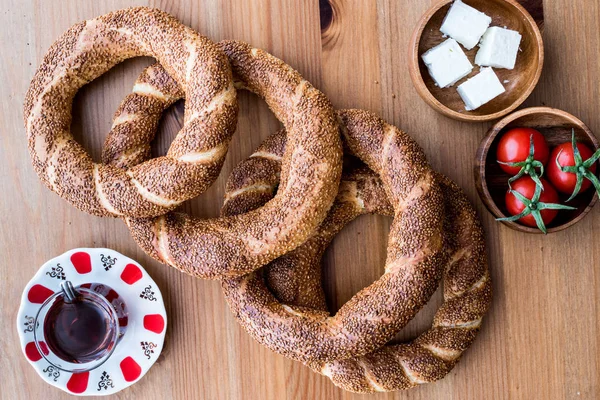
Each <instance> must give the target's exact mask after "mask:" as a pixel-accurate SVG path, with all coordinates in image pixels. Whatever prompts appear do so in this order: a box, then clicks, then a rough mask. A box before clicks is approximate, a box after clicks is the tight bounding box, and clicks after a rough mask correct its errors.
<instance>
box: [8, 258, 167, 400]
mask: <svg viewBox="0 0 600 400" xmlns="http://www.w3.org/2000/svg"><path fill="white" fill-rule="evenodd" d="M65 280H69V281H71V283H72V284H73V286H75V287H77V286H80V285H82V286H84V287H87V288H90V289H92V290H94V291H96V292H98V293H100V294H102V295H103V296H104V297H106V298H107V299H108V301H110V302H111V304H112V305H113V306H114V307H115V309H116V311H117V315H118V317H119V326H120V332H121V334H122V336H121V337H120V339H119V341H118V343H117V345H116V347H115V350H114V352H113V353H112V355H111V356H110V358H108V360H106V362H105V363H104V364H102V365H100V366H99V367H98V368H96V369H94V370H92V371H89V372H84V373H77V374H73V373H70V372H65V371H63V370H60V369H58V368H56V367H54V366H52V365H50V364H49V363H48V362H47V361H46V360H45V358H44V357H43V356H42V354H40V352H39V351H38V349H37V347H36V345H35V342H34V335H33V331H34V320H35V316H36V315H37V312H38V310H39V309H40V307H41V305H42V303H43V302H44V301H45V300H46V299H47V298H48V297H50V296H51V295H52V294H53V293H55V292H58V291H60V290H61V287H60V284H61V282H64V281H65ZM166 328H167V315H166V312H165V306H164V303H163V298H162V295H161V293H160V290H159V289H158V287H157V285H156V283H155V282H154V281H153V280H152V278H150V276H149V275H148V273H147V272H146V271H145V270H144V268H142V266H141V265H140V264H138V263H137V262H135V261H134V260H132V259H130V258H128V257H125V256H124V255H122V254H120V253H118V252H116V251H114V250H110V249H83V248H82V249H73V250H70V251H68V252H66V253H64V254H62V255H60V256H58V257H56V258H53V259H52V260H50V261H48V262H46V263H45V264H44V265H43V266H42V267H41V268H40V269H39V271H38V272H37V273H36V274H35V276H34V277H33V279H31V281H29V283H28V284H27V286H26V287H25V290H24V291H23V296H22V297H21V306H20V308H19V313H18V315H17V330H18V331H19V338H20V340H21V348H22V350H23V353H24V354H25V356H26V357H27V359H28V360H29V363H30V364H31V365H32V366H33V368H35V370H36V371H37V373H38V374H39V375H40V376H41V377H42V379H44V380H45V381H46V382H48V383H49V384H51V385H52V386H56V387H57V388H60V389H62V390H64V391H65V392H68V393H70V394H75V395H80V396H99V395H108V394H113V393H116V392H118V391H120V390H123V389H125V388H126V387H128V386H130V385H132V384H133V383H135V382H137V381H138V380H139V379H141V378H142V377H143V376H144V374H145V373H146V372H148V370H149V369H150V367H151V366H152V365H153V364H154V362H155V361H156V359H157V358H158V356H159V355H160V352H161V350H162V347H163V342H164V339H165V332H166ZM40 344H41V346H40V347H41V348H42V351H43V352H44V353H45V354H48V353H47V352H48V351H49V350H48V349H47V346H45V345H44V343H40Z"/></svg>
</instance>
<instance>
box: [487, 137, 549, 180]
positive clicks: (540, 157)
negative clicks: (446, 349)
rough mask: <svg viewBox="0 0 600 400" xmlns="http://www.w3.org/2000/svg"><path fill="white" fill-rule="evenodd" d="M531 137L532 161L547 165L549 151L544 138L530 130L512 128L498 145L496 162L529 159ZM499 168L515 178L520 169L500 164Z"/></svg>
mask: <svg viewBox="0 0 600 400" xmlns="http://www.w3.org/2000/svg"><path fill="white" fill-rule="evenodd" d="M531 135H533V146H534V149H535V151H534V157H533V158H534V159H535V160H536V161H539V162H541V163H542V164H543V165H546V164H547V163H548V157H549V155H550V149H549V148H548V143H546V138H544V135H542V134H541V133H540V132H538V131H536V130H535V129H531V128H514V129H511V130H509V131H508V132H506V133H505V134H504V135H503V136H502V138H500V142H499V143H498V150H496V157H497V159H498V161H500V162H504V163H515V162H523V161H526V160H527V157H529V150H530V147H531ZM500 168H502V170H503V171H504V172H506V173H507V174H509V175H511V176H515V175H517V174H518V173H519V171H520V170H521V167H510V166H508V165H502V164H500Z"/></svg>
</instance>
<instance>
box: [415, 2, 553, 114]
mask: <svg viewBox="0 0 600 400" xmlns="http://www.w3.org/2000/svg"><path fill="white" fill-rule="evenodd" d="M463 1H464V3H466V4H468V5H470V6H472V7H475V8H476V9H478V10H479V11H481V12H484V13H486V14H487V15H489V16H490V17H491V18H492V25H491V26H500V27H507V28H508V29H512V30H516V31H518V32H520V33H521V36H522V37H523V38H522V40H521V46H520V47H521V51H520V52H519V55H518V56H517V63H516V65H515V68H514V69H513V70H508V69H499V68H494V71H495V72H496V74H497V75H498V78H500V82H506V81H508V82H506V83H503V85H504V87H505V88H506V92H505V93H504V94H501V95H500V96H498V97H497V98H495V99H494V100H492V101H491V102H489V103H487V104H485V105H484V106H482V107H480V108H478V109H477V110H473V111H466V110H465V103H464V102H463V100H462V98H461V97H460V95H459V94H458V91H457V90H456V88H457V86H458V85H460V84H461V83H463V82H464V81H465V80H467V79H469V78H471V77H472V76H474V75H477V74H478V73H479V66H478V65H476V64H475V55H476V54H477V50H478V49H479V46H475V47H474V48H473V49H472V50H466V49H465V48H464V47H462V46H461V47H462V48H463V50H465V54H466V55H467V57H468V58H469V60H470V61H471V64H473V66H474V67H475V68H473V71H472V72H471V74H470V75H469V76H468V77H466V78H464V79H462V80H461V81H459V82H458V83H457V84H455V85H454V86H452V87H449V88H446V89H442V88H439V87H437V86H436V85H435V82H434V80H433V79H432V78H431V76H430V75H429V71H428V70H427V67H426V66H425V63H423V61H422V60H421V55H422V54H423V53H425V52H426V51H427V50H429V49H431V48H432V47H434V46H437V45H438V44H440V43H442V42H443V41H445V40H446V39H447V38H444V37H443V36H442V32H440V27H441V26H442V22H443V20H444V18H445V16H446V14H447V13H448V10H449V9H450V6H451V3H452V2H453V0H443V1H441V2H440V3H438V4H436V5H435V6H433V7H432V8H431V9H429V11H427V12H426V13H425V15H423V17H422V18H421V20H420V21H419V24H418V25H417V28H416V29H415V31H414V33H413V36H412V39H411V42H410V45H409V63H410V64H409V71H410V76H411V78H412V81H413V84H414V85H415V87H416V89H417V92H418V93H419V95H420V96H421V97H422V98H423V99H424V100H425V101H426V102H427V103H428V104H429V105H430V106H431V107H433V108H434V109H435V110H436V111H439V112H441V113H442V114H444V115H446V116H448V117H450V118H454V119H457V120H460V121H469V122H481V121H491V120H495V119H498V118H501V117H503V116H505V115H507V114H508V113H510V112H512V111H514V110H515V109H516V108H517V107H518V106H519V105H521V104H522V103H523V102H524V101H525V99H527V97H529V95H530V94H531V92H532V91H533V89H534V88H535V86H536V85H537V83H538V81H539V79H540V75H541V73H542V67H543V64H544V44H543V41H542V35H541V33H540V30H539V28H538V26H537V25H536V23H535V21H534V20H533V18H532V17H531V15H530V14H529V13H528V12H527V11H526V10H525V9H524V8H523V7H522V6H521V5H519V4H517V3H516V2H514V1H512V0H463Z"/></svg>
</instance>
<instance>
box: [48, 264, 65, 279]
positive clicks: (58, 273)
mask: <svg viewBox="0 0 600 400" xmlns="http://www.w3.org/2000/svg"><path fill="white" fill-rule="evenodd" d="M46 275H48V276H50V277H51V278H56V279H59V280H60V279H62V280H63V281H64V280H65V279H66V276H65V271H64V270H63V267H61V266H60V263H58V264H56V267H52V271H48V272H46Z"/></svg>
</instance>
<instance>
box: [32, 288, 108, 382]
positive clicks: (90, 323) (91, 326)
mask: <svg viewBox="0 0 600 400" xmlns="http://www.w3.org/2000/svg"><path fill="white" fill-rule="evenodd" d="M68 284H70V283H68ZM74 290H75V297H74V298H73V299H72V300H71V297H72V296H71V295H70V294H69V292H68V291H66V290H64V289H63V291H61V292H57V293H55V294H53V295H52V296H50V297H49V298H48V299H47V300H46V301H45V302H44V303H43V304H42V306H41V308H40V310H39V311H38V313H37V315H36V318H35V324H34V327H35V329H34V331H33V334H34V340H35V345H36V347H37V349H38V351H39V352H40V354H41V355H42V356H43V357H44V359H45V360H46V361H48V362H49V363H50V365H52V366H54V367H56V368H58V369H60V370H62V371H67V372H72V373H81V372H86V371H91V370H93V369H95V368H98V367H99V366H100V365H102V364H103V363H104V362H105V361H106V360H107V359H108V358H109V357H110V356H111V354H112V353H113V351H114V349H115V347H116V344H117V341H118V339H119V320H118V315H117V312H116V310H115V308H114V307H113V306H112V304H111V303H110V302H109V301H108V300H107V299H106V298H105V297H104V296H102V295H101V294H99V293H97V292H95V291H93V290H90V289H87V288H84V287H81V286H79V287H76V288H74Z"/></svg>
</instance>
